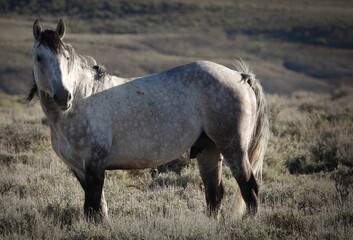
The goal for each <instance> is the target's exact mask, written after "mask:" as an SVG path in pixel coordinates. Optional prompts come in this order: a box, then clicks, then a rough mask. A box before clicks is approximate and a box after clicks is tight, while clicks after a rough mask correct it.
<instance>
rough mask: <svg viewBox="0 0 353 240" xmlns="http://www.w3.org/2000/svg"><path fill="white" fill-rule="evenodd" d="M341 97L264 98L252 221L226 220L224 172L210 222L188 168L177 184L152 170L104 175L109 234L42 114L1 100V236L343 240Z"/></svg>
mask: <svg viewBox="0 0 353 240" xmlns="http://www.w3.org/2000/svg"><path fill="white" fill-rule="evenodd" d="M341 91H342V92H344V93H340V92H337V93H336V94H333V95H328V94H314V93H309V92H297V93H295V94H292V95H291V96H290V97H283V96H278V95H269V96H268V100H269V105H270V121H271V138H270V143H269V150H268V152H267V155H266V157H265V168H264V174H263V180H262V186H261V193H260V198H261V205H262V208H261V211H260V215H259V216H258V217H257V218H255V219H243V220H239V221H232V220H231V219H230V218H229V212H228V211H229V208H230V206H231V199H232V194H233V188H234V184H235V181H234V179H233V178H232V177H231V173H230V171H229V169H228V168H225V171H224V178H225V187H226V191H227V198H226V202H225V205H224V207H223V209H222V218H221V219H220V222H216V221H215V220H214V219H210V218H208V217H206V215H205V214H204V211H205V203H204V202H205V201H204V195H203V190H202V188H203V186H202V183H201V180H200V177H199V174H198V169H197V166H196V163H195V161H192V162H191V164H190V165H188V166H187V167H186V168H184V169H183V170H182V172H181V174H180V175H178V174H176V173H173V172H168V173H161V174H160V175H159V176H158V177H156V178H154V179H152V177H151V176H150V174H149V170H148V169H146V170H145V171H141V172H139V173H138V174H136V172H135V173H132V174H130V173H129V172H128V171H109V172H108V174H107V177H106V185H105V189H106V197H107V200H108V205H109V207H110V216H111V222H110V225H109V226H108V225H104V224H103V225H93V224H90V223H87V222H85V220H84V216H83V214H82V212H83V210H82V199H83V191H82V189H81V188H80V186H79V184H78V182H77V181H76V179H75V178H74V176H72V174H71V173H70V171H69V170H68V169H67V167H66V166H65V165H64V163H62V162H61V160H59V159H58V158H57V157H56V155H55V154H54V153H53V151H52V149H51V146H50V143H49V130H48V128H47V126H46V125H43V123H42V118H43V115H42V113H41V110H40V107H39V104H38V103H37V104H34V105H29V106H28V105H22V104H21V103H19V101H18V98H17V97H10V96H7V95H0V97H1V100H2V101H1V103H2V104H1V105H0V112H1V119H0V122H1V123H0V132H1V134H0V165H1V168H0V171H1V174H0V176H1V177H0V194H1V200H0V236H1V237H2V238H5V239H7V238H21V239H28V238H34V239H38V238H42V239H87V238H92V239H136V238H137V239H157V238H158V239H237V238H239V239H283V238H286V239H293V238H299V239H303V238H308V239H314V238H315V239H317V238H319V239H332V238H334V239H349V238H350V237H351V235H352V234H353V209H352V204H351V203H352V201H353V193H352V183H353V180H352V178H351V174H350V171H351V166H352V164H353V161H352V156H353V147H352V145H351V144H350V143H352V140H353V137H352V136H353V134H352V133H353V126H352V124H351V123H352V120H353V108H352V105H351V104H350V103H351V102H352V100H353V99H352V96H353V94H352V93H353V90H350V89H342V90H341ZM332 143H334V144H332ZM298 159H299V160H298ZM300 159H304V160H300ZM294 163H295V164H294ZM313 170H314V171H313ZM290 172H292V173H295V174H294V175H293V174H290Z"/></svg>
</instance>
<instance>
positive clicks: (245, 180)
mask: <svg viewBox="0 0 353 240" xmlns="http://www.w3.org/2000/svg"><path fill="white" fill-rule="evenodd" d="M222 155H223V156H224V158H225V160H226V162H227V163H228V165H229V167H230V169H231V171H232V174H233V176H234V177H235V179H236V181H237V183H238V185H239V188H240V192H241V195H242V197H243V199H244V201H245V204H246V207H247V211H248V214H249V215H250V216H254V215H256V213H257V211H258V206H259V199H258V192H259V187H258V184H257V182H256V180H255V177H254V174H253V172H252V168H251V164H250V162H249V158H248V152H247V149H246V148H243V147H242V146H241V145H240V144H238V143H233V144H232V146H231V147H229V148H227V149H226V150H223V151H222ZM237 210H238V213H241V212H242V210H241V209H237Z"/></svg>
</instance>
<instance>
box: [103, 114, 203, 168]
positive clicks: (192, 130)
mask: <svg viewBox="0 0 353 240" xmlns="http://www.w3.org/2000/svg"><path fill="white" fill-rule="evenodd" d="M200 134H201V124H198V123H196V122H193V121H186V122H184V123H183V124H180V123H173V122H169V123H168V124H161V125H159V128H158V129H155V130H151V129H148V130H146V129H139V128H136V129H135V130H133V131H131V130H130V131H129V132H125V133H123V135H124V136H122V137H121V138H119V136H117V137H116V138H115V139H114V141H113V146H112V148H111V149H112V150H111V154H110V156H109V157H108V161H107V168H108V169H115V168H116V169H137V168H149V167H155V166H159V165H162V164H164V163H167V162H169V161H171V160H174V159H176V158H178V157H180V156H181V155H182V154H183V153H184V152H186V151H187V150H188V149H189V148H190V147H191V146H192V145H193V144H194V143H195V141H196V140H197V138H198V137H199V136H200Z"/></svg>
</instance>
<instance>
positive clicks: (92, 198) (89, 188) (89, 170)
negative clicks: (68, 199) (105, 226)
mask: <svg viewBox="0 0 353 240" xmlns="http://www.w3.org/2000/svg"><path fill="white" fill-rule="evenodd" d="M98 169H99V168H98V167H97V166H86V169H85V204H84V211H85V216H86V217H87V219H91V220H94V221H100V220H101V218H102V212H101V198H102V190H103V184H104V170H102V171H99V170H98Z"/></svg>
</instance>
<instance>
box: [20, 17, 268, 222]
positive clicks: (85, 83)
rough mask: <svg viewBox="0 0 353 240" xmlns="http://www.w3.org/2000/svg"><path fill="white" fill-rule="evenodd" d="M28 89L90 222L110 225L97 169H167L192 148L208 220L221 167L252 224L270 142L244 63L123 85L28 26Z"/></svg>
mask: <svg viewBox="0 0 353 240" xmlns="http://www.w3.org/2000/svg"><path fill="white" fill-rule="evenodd" d="M33 34H34V39H35V42H34V47H33V75H34V84H33V86H32V89H31V90H30V91H29V94H28V96H27V100H28V101H31V100H32V99H33V98H34V97H38V98H39V100H40V103H41V106H42V108H43V111H44V113H45V114H46V116H47V118H48V123H49V126H50V130H51V141H52V146H53V148H54V150H55V152H56V153H57V155H58V156H59V157H60V158H61V159H62V160H63V161H64V162H65V163H66V164H67V165H68V166H69V168H70V169H71V170H72V172H73V173H74V174H75V176H76V177H77V179H78V181H79V182H80V184H81V186H82V188H83V189H84V191H85V202H84V211H85V215H86V216H87V218H89V219H94V220H100V219H101V218H102V217H103V218H107V217H108V209H107V204H106V201H105V198H104V192H103V183H104V174H105V170H110V169H141V168H150V167H155V166H158V165H161V164H165V163H167V162H169V161H171V160H173V159H175V158H177V157H179V156H181V155H182V154H183V153H184V152H186V151H188V150H189V149H191V151H190V152H191V153H192V154H193V155H195V156H196V157H197V161H198V166H199V169H200V174H201V178H202V181H203V183H204V186H205V195H206V202H207V212H208V214H209V215H215V216H217V215H218V212H219V210H220V205H221V202H222V199H223V196H224V188H223V184H222V160H223V158H224V159H225V160H226V163H227V164H228V165H229V167H230V169H231V171H232V173H233V176H234V177H235V179H236V181H237V183H238V186H239V189H240V193H241V194H239V193H238V194H237V197H236V199H237V200H236V203H235V207H234V208H235V209H234V210H235V212H236V213H239V214H240V213H241V212H242V209H244V206H245V205H244V201H245V203H246V207H247V211H248V213H249V214H250V215H255V214H256V212H257V211H258V205H259V199H258V184H257V182H256V179H255V176H258V175H260V174H261V171H262V165H263V159H264V154H265V150H266V146H267V138H268V119H267V111H266V102H265V97H264V93H263V90H262V87H261V86H260V84H259V82H258V81H257V80H256V78H255V75H254V74H252V73H251V72H250V71H249V69H248V68H247V67H246V65H245V64H244V63H243V62H239V63H238V65H239V66H238V71H234V70H231V69H229V68H226V67H224V66H221V65H218V64H216V63H212V62H207V61H199V62H193V63H190V64H186V65H183V66H179V67H175V68H172V69H170V70H168V71H165V72H161V73H157V74H152V75H148V76H143V77H138V78H131V79H125V78H120V77H116V76H112V75H109V74H108V73H106V72H103V71H99V69H100V68H99V67H97V66H95V65H96V62H95V60H94V59H93V58H90V57H83V56H81V55H78V54H77V53H75V51H74V49H73V47H72V46H71V45H69V44H65V43H64V42H63V41H62V40H63V37H64V34H65V24H64V22H63V21H62V20H61V19H60V21H59V23H58V26H57V28H56V30H55V31H52V30H45V31H42V28H41V26H40V24H39V21H38V20H36V21H35V22H34V25H33Z"/></svg>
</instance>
